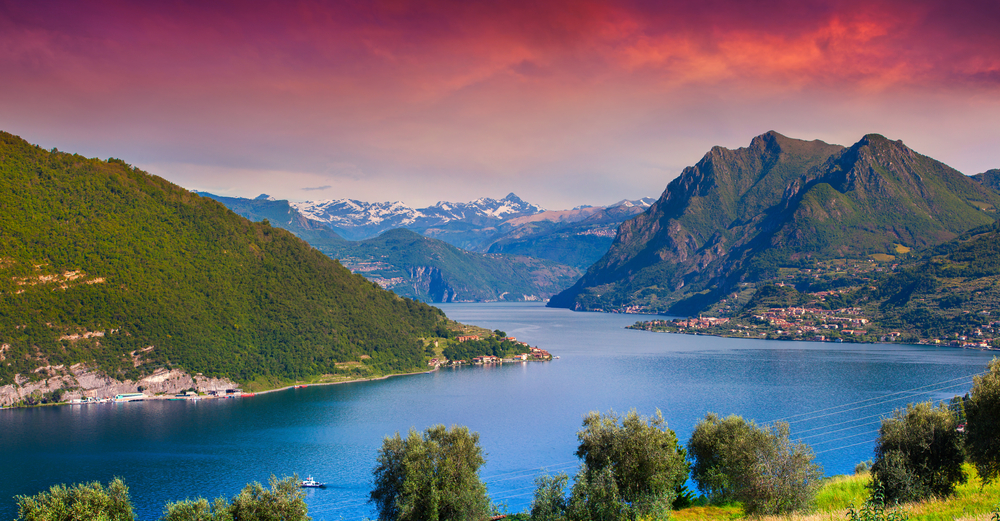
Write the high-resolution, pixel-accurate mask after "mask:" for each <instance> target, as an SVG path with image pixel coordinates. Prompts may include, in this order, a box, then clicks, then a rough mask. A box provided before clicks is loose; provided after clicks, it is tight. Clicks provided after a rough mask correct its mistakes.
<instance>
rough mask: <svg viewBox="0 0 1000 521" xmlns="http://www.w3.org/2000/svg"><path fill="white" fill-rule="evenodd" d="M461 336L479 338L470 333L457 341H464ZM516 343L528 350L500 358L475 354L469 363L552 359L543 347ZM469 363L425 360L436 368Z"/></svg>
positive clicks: (512, 338)
mask: <svg viewBox="0 0 1000 521" xmlns="http://www.w3.org/2000/svg"><path fill="white" fill-rule="evenodd" d="M463 338H464V339H466V340H479V337H477V336H474V335H470V336H460V337H458V341H459V342H465V340H462V339H463ZM504 340H510V341H516V340H517V339H515V338H514V337H507V338H505V339H504ZM518 344H521V345H522V346H525V347H528V352H527V353H518V354H515V355H513V356H511V357H510V358H500V357H499V356H493V355H483V356H477V357H474V358H473V359H472V362H471V363H472V364H476V365H484V364H502V363H504V362H506V363H512V362H527V361H546V360H552V354H551V353H549V352H548V351H546V350H544V349H539V348H537V347H530V346H528V344H526V343H524V342H518ZM469 363H470V362H469V361H468V360H448V359H445V358H431V359H430V361H429V362H427V365H428V366H430V367H433V368H435V369H437V368H438V367H441V366H442V365H463V364H469Z"/></svg>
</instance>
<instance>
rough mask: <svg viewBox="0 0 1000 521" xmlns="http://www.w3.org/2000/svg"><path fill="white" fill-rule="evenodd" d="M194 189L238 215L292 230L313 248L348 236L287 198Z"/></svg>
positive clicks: (326, 245)
mask: <svg viewBox="0 0 1000 521" xmlns="http://www.w3.org/2000/svg"><path fill="white" fill-rule="evenodd" d="M195 193H196V194H198V195H200V196H202V197H208V198H209V199H215V200H216V201H219V202H220V203H222V204H223V205H225V207H226V208H229V209H230V210H232V211H233V212H235V213H236V214H237V215H240V216H242V217H246V218H247V219H250V220H251V221H258V222H260V221H264V220H267V221H268V223H269V224H271V225H272V226H277V227H278V228H284V229H286V230H288V231H290V232H292V233H293V234H295V236H296V237H298V238H300V239H302V240H304V241H306V242H308V243H309V244H311V245H312V247H313V248H316V249H317V250H320V251H323V250H324V249H329V248H331V247H333V246H335V245H339V244H341V243H343V242H345V240H346V239H344V238H343V237H341V236H340V235H338V234H337V232H335V231H333V230H331V229H330V228H329V227H328V226H326V225H324V224H323V223H320V222H318V221H314V220H312V219H308V218H306V217H305V216H304V215H302V214H301V213H299V211H298V210H296V209H295V208H292V206H291V205H290V204H288V201H285V200H279V199H274V198H271V197H269V196H267V195H265V194H261V195H260V196H258V197H257V198H255V199H244V198H242V197H223V196H219V195H214V194H210V193H208V192H195Z"/></svg>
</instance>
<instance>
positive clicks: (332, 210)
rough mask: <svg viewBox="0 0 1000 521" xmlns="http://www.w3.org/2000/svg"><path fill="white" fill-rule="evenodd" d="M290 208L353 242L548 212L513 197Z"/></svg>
mask: <svg viewBox="0 0 1000 521" xmlns="http://www.w3.org/2000/svg"><path fill="white" fill-rule="evenodd" d="M290 204H291V205H292V207H293V208H295V209H296V210H298V212H299V213H301V214H302V215H304V216H305V217H306V218H308V219H312V220H315V221H319V222H322V223H325V224H327V225H328V226H330V227H331V228H333V229H334V230H336V231H337V232H338V233H340V234H341V235H343V236H344V237H345V238H348V239H351V240H360V239H364V238H368V237H373V236H375V235H378V234H380V233H382V232H383V231H385V230H390V229H393V228H408V229H411V230H415V231H420V232H421V233H422V232H423V231H424V230H427V229H429V228H441V227H448V225H449V223H457V222H461V223H464V224H465V225H474V226H476V227H482V226H490V225H493V224H496V223H499V222H502V221H505V220H508V219H511V218H514V217H521V216H526V215H534V214H536V213H540V212H543V211H544V210H543V209H542V208H541V207H539V206H537V205H534V204H530V203H527V202H525V201H523V200H521V198H519V197H518V196H516V195H514V194H512V193H511V194H508V195H507V197H504V198H503V199H499V200H497V199H491V198H489V197H484V198H481V199H477V200H475V201H472V202H469V203H450V202H443V201H442V202H438V203H437V204H435V205H433V206H428V207H426V208H412V207H410V206H407V205H405V204H403V203H401V202H398V201H397V202H384V203H368V202H364V201H357V200H354V199H336V200H327V201H306V202H301V203H290Z"/></svg>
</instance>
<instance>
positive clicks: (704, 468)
mask: <svg viewBox="0 0 1000 521" xmlns="http://www.w3.org/2000/svg"><path fill="white" fill-rule="evenodd" d="M688 451H689V452H690V454H691V457H692V459H693V460H694V465H693V468H692V471H691V475H692V477H693V478H694V480H695V483H697V484H698V488H700V489H701V490H702V492H703V493H704V494H705V495H707V496H708V497H709V499H710V500H711V501H713V502H721V501H739V502H740V503H742V504H743V508H744V510H745V511H746V512H747V513H748V514H752V515H755V514H783V513H788V512H793V511H796V510H803V509H805V508H806V507H808V506H809V504H810V503H811V502H812V500H813V497H814V496H815V493H816V489H817V487H818V485H819V479H820V478H821V477H822V471H821V470H820V467H819V465H817V464H816V463H814V462H813V458H814V455H813V453H812V450H811V449H810V448H809V447H808V446H807V445H805V444H801V443H793V442H792V441H791V440H790V439H789V437H788V424H787V423H781V422H777V423H775V424H773V425H771V426H770V427H758V426H757V425H756V424H755V423H754V422H753V421H750V422H748V421H746V420H744V419H743V418H741V417H739V416H735V415H733V416H729V417H727V418H725V419H720V418H719V417H718V416H716V415H715V414H712V413H709V414H707V415H706V416H705V418H704V419H703V420H702V421H700V422H698V425H696V426H695V428H694V432H692V434H691V439H690V440H689V441H688Z"/></svg>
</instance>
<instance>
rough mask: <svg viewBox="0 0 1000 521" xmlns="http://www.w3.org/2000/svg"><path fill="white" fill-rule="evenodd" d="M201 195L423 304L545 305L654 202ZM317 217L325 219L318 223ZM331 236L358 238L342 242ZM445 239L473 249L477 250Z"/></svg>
mask: <svg viewBox="0 0 1000 521" xmlns="http://www.w3.org/2000/svg"><path fill="white" fill-rule="evenodd" d="M199 194H200V195H203V196H206V197H210V198H213V199H215V200H217V201H219V202H221V203H223V204H224V205H226V207H228V208H229V209H231V210H233V211H234V212H236V213H238V214H240V215H242V216H244V217H246V218H248V219H250V220H254V221H262V220H264V219H267V220H268V222H269V223H271V224H273V225H275V226H279V227H282V228H285V229H287V230H289V231H291V232H292V233H294V234H295V235H297V236H298V237H300V238H302V239H304V240H306V241H307V242H309V243H310V244H311V245H312V246H313V247H315V248H316V249H318V250H320V251H322V252H323V253H325V254H327V255H328V256H330V257H333V258H336V259H339V260H340V261H341V263H343V264H344V265H345V266H347V267H348V268H349V269H351V270H352V271H354V272H356V273H361V274H363V275H365V276H366V277H368V278H369V279H371V280H373V281H376V282H378V283H379V284H380V285H382V286H383V287H385V288H388V289H392V290H393V291H395V292H396V293H398V294H400V295H403V296H407V297H410V298H416V299H419V300H424V301H428V302H454V301H473V302H482V301H498V300H515V301H520V300H544V299H547V298H549V297H550V296H551V295H553V294H555V293H558V292H559V291H561V290H563V289H565V288H566V287H569V286H570V285H572V284H573V282H575V281H576V280H577V279H578V278H579V277H580V275H581V274H582V273H583V271H582V270H583V269H585V268H586V267H587V266H590V265H591V264H593V263H594V261H596V260H597V259H599V258H600V256H601V255H602V254H603V253H604V252H605V251H606V250H607V249H608V247H609V246H610V245H611V242H612V241H613V239H614V234H615V233H616V230H617V227H618V225H619V224H620V223H621V222H622V221H624V220H625V219H627V218H629V217H631V216H634V215H636V214H638V213H641V212H642V211H643V210H644V209H645V208H648V207H649V205H650V204H651V203H652V202H653V200H652V199H642V200H638V201H621V202H619V203H616V204H614V205H610V206H607V207H581V208H576V209H573V210H564V211H543V210H541V208H540V207H538V206H536V205H532V204H528V203H525V202H524V201H522V200H521V199H520V198H518V197H517V196H516V195H514V194H509V195H508V196H507V197H505V198H503V199H500V200H495V199H488V198H484V199H479V200H477V201H473V202H471V203H446V202H440V203H438V204H436V205H434V206H432V207H429V208H423V209H419V210H415V209H412V208H409V207H407V206H405V205H403V204H402V203H398V202H397V203H384V204H370V203H364V202H359V201H350V200H340V201H325V202H309V203H290V202H288V201H286V200H279V199H275V198H273V197H270V196H267V195H265V194H262V195H260V196H258V197H257V198H254V199H246V198H238V197H223V196H218V195H214V194H210V193H206V192H199ZM303 208H304V209H306V213H304V212H303V211H302V209H303ZM320 209H321V210H320ZM317 214H321V216H322V218H323V219H325V220H318V219H315V218H314V217H315V216H316V215H317ZM331 224H335V225H336V226H335V228H336V229H334V228H331V227H330V226H331ZM394 226H395V227H396V228H393V227H394ZM337 230H340V232H344V233H348V234H350V237H355V238H359V239H357V240H346V239H345V238H344V237H341V236H340V234H339V233H338V232H337ZM345 230H346V231H345ZM400 230H402V231H407V232H408V233H402V232H400ZM370 234H378V235H375V236H369V235H370ZM421 234H424V235H421ZM439 238H441V239H439ZM473 238H475V241H472V239H473ZM443 239H448V240H454V241H455V242H458V243H459V244H465V245H469V244H470V241H472V242H476V243H477V244H479V250H478V251H477V250H472V251H469V250H465V249H462V248H461V247H459V246H456V245H455V244H453V243H449V242H447V241H445V240H443Z"/></svg>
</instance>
